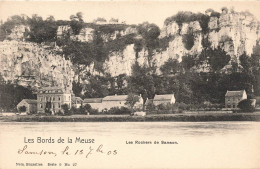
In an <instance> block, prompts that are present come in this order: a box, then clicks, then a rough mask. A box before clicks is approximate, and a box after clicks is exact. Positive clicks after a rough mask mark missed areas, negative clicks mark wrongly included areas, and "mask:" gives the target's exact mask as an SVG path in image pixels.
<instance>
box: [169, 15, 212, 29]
mask: <svg viewBox="0 0 260 169" xmlns="http://www.w3.org/2000/svg"><path fill="white" fill-rule="evenodd" d="M193 21H199V23H200V26H201V28H202V31H203V32H204V33H206V32H207V31H208V22H209V16H207V15H204V14H202V13H193V12H190V11H180V12H178V13H177V14H176V15H173V16H171V17H168V18H166V20H165V21H164V24H165V25H166V26H167V25H169V24H170V23H171V22H176V23H177V24H178V25H179V28H180V29H181V27H182V24H183V23H188V22H193Z"/></svg>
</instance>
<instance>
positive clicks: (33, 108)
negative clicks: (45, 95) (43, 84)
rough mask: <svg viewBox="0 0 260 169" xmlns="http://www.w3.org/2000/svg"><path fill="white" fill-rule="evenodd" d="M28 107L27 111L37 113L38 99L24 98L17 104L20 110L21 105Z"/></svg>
mask: <svg viewBox="0 0 260 169" xmlns="http://www.w3.org/2000/svg"><path fill="white" fill-rule="evenodd" d="M23 106H25V107H26V111H25V112H26V113H27V114H28V113H36V112H37V100H33V99H23V100H22V101H21V102H20V103H18V104H17V106H16V107H17V110H18V111H19V108H20V107H23Z"/></svg>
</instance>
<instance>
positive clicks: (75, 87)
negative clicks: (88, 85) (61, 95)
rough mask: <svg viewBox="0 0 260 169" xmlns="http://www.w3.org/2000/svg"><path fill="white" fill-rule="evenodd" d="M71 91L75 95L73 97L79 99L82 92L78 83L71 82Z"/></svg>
mask: <svg viewBox="0 0 260 169" xmlns="http://www.w3.org/2000/svg"><path fill="white" fill-rule="evenodd" d="M72 91H73V93H74V94H75V96H77V97H80V96H81V92H82V85H81V83H79V82H75V81H73V82H72Z"/></svg>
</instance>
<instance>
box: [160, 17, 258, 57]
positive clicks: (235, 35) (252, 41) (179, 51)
mask: <svg viewBox="0 0 260 169" xmlns="http://www.w3.org/2000/svg"><path fill="white" fill-rule="evenodd" d="M259 26H260V25H259V22H258V21H257V20H256V19H255V17H254V16H253V15H251V14H250V13H246V12H240V13H237V12H230V13H222V14H221V15H220V17H219V18H218V17H210V20H209V23H208V28H209V32H208V33H207V34H203V33H202V31H201V26H200V24H199V22H198V21H194V22H190V23H184V24H183V25H182V27H179V25H178V24H177V23H176V22H171V23H169V24H168V25H164V27H163V29H162V31H161V35H160V37H161V38H163V37H167V36H174V37H175V38H174V40H173V41H171V42H170V43H169V48H168V50H167V52H168V54H169V56H170V57H173V58H177V59H178V58H179V57H181V56H184V55H185V54H190V55H193V54H196V53H200V52H201V50H202V45H201V40H202V37H203V36H204V37H205V38H208V40H209V42H210V44H211V48H213V49H214V48H217V47H221V48H222V49H224V50H225V51H226V52H227V53H228V54H229V55H230V56H231V57H232V59H234V60H238V57H239V56H240V55H242V54H243V53H244V52H246V54H247V55H249V56H250V55H251V54H252V51H253V47H254V46H255V45H256V43H257V41H258V40H259V39H260V34H259ZM189 27H190V28H192V29H193V31H194V30H195V31H194V32H196V33H195V42H194V46H193V47H192V49H191V50H187V49H185V48H184V45H183V43H182V38H183V35H184V34H186V33H187V28H189ZM179 30H180V31H179ZM179 32H180V33H179Z"/></svg>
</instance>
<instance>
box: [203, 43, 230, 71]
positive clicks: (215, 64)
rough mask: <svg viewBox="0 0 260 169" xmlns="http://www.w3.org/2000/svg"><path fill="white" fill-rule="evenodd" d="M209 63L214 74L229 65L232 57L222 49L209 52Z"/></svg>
mask: <svg viewBox="0 0 260 169" xmlns="http://www.w3.org/2000/svg"><path fill="white" fill-rule="evenodd" d="M207 57H208V62H209V65H210V67H211V70H212V71H213V72H217V71H219V70H221V69H222V68H223V67H224V66H225V65H227V64H228V62H229V61H230V59H231V57H230V55H228V54H227V53H226V52H225V51H224V50H223V49H221V48H220V47H219V48H217V49H214V50H212V49H209V50H207Z"/></svg>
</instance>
